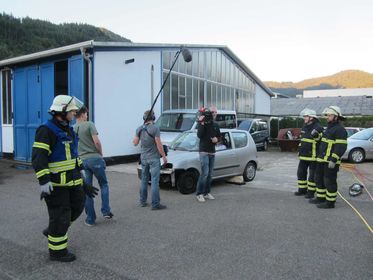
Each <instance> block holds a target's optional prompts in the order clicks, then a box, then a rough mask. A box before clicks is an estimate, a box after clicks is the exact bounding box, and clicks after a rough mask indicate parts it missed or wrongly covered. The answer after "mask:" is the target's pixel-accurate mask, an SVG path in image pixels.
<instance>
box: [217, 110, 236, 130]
mask: <svg viewBox="0 0 373 280" xmlns="http://www.w3.org/2000/svg"><path fill="white" fill-rule="evenodd" d="M215 122H216V123H217V124H218V126H219V127H220V128H236V127H237V125H236V115H234V114H221V115H219V112H218V115H217V116H216V119H215Z"/></svg>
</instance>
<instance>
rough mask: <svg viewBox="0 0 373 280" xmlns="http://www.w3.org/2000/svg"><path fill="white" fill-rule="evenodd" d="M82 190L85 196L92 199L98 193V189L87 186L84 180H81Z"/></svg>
mask: <svg viewBox="0 0 373 280" xmlns="http://www.w3.org/2000/svg"><path fill="white" fill-rule="evenodd" d="M83 190H84V192H85V194H86V195H88V196H89V197H90V198H94V197H95V196H96V195H97V194H98V191H99V190H98V188H96V187H94V186H91V185H89V184H87V183H86V182H85V181H84V180H83Z"/></svg>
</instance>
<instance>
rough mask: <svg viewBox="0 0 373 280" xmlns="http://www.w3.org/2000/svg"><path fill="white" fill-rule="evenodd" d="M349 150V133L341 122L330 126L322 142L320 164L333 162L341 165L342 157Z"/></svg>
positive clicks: (318, 155) (318, 159) (318, 154)
mask: <svg viewBox="0 0 373 280" xmlns="http://www.w3.org/2000/svg"><path fill="white" fill-rule="evenodd" d="M346 149H347V132H346V130H345V128H344V127H343V126H342V125H341V123H340V122H339V121H337V122H332V123H329V124H328V127H327V128H326V130H325V131H324V134H323V137H322V138H321V141H320V146H319V149H318V153H317V161H318V162H329V161H333V162H335V163H337V164H340V163H341V157H342V156H343V154H344V152H345V151H346Z"/></svg>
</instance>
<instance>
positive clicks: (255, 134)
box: [250, 121, 260, 144]
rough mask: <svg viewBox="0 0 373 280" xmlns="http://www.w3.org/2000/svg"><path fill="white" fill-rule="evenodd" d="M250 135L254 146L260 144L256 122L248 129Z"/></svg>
mask: <svg viewBox="0 0 373 280" xmlns="http://www.w3.org/2000/svg"><path fill="white" fill-rule="evenodd" d="M250 134H251V136H252V137H253V140H254V142H255V144H257V143H259V142H260V133H259V126H258V122H257V121H253V124H252V126H251V128H250Z"/></svg>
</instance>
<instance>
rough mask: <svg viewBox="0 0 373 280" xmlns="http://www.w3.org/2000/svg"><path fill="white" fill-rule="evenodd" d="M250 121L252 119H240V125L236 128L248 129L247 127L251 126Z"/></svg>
mask: <svg viewBox="0 0 373 280" xmlns="http://www.w3.org/2000/svg"><path fill="white" fill-rule="evenodd" d="M251 123H252V121H249V120H246V121H242V122H241V123H240V125H239V126H238V129H241V130H249V129H250V126H251Z"/></svg>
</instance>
